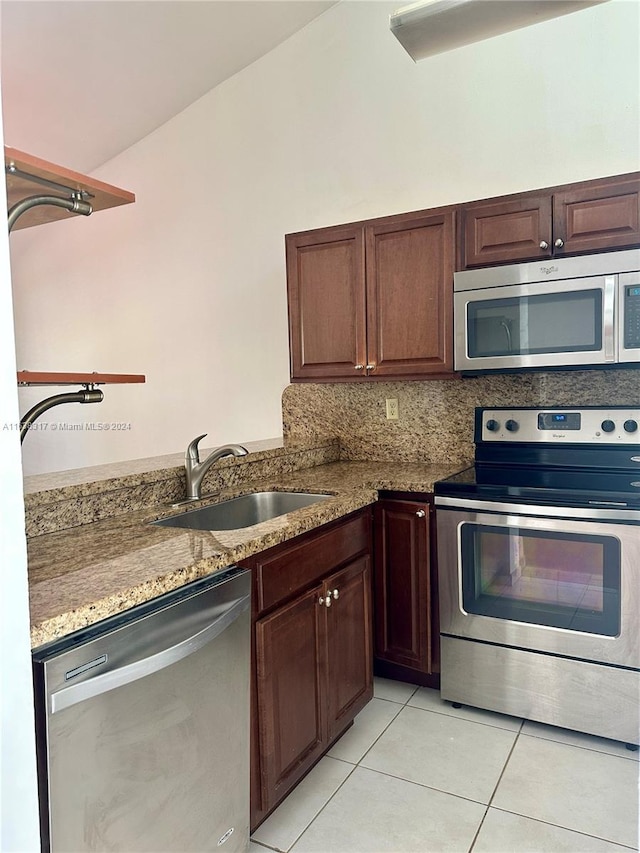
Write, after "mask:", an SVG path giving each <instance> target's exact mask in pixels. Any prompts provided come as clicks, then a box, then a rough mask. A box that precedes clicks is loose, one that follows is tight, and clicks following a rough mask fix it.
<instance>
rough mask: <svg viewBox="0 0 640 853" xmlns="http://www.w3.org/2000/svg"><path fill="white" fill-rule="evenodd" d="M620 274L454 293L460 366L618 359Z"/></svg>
mask: <svg viewBox="0 0 640 853" xmlns="http://www.w3.org/2000/svg"><path fill="white" fill-rule="evenodd" d="M616 280H617V277H616V276H597V277H592V278H582V279H580V280H578V281H553V282H544V283H539V284H517V285H510V286H507V287H490V288H485V289H479V290H465V291H458V292H456V293H454V338H455V369H456V370H461V371H467V372H468V371H479V370H518V369H522V368H542V367H569V366H573V367H575V366H579V365H594V364H607V363H610V362H611V363H612V362H615V359H616V350H615V336H616V329H615V325H614V314H615V299H616Z"/></svg>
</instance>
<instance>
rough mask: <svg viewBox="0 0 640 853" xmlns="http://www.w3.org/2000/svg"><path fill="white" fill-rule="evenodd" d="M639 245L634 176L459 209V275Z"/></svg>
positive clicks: (638, 183) (639, 191)
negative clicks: (470, 270) (495, 266)
mask: <svg viewBox="0 0 640 853" xmlns="http://www.w3.org/2000/svg"><path fill="white" fill-rule="evenodd" d="M637 245H640V174H638V173H633V174H630V175H620V176H618V177H614V178H603V179H598V180H594V181H585V182H583V183H579V184H569V185H567V186H564V187H555V188H551V189H549V190H542V191H536V192H535V193H521V194H518V195H511V196H504V197H502V198H494V199H489V200H487V201H480V202H474V203H473V204H467V205H464V206H463V207H462V208H461V211H460V249H461V252H460V255H459V264H458V268H459V269H466V268H469V267H478V266H491V265H493V264H506V263H513V262H518V261H527V260H537V259H539V258H552V257H559V256H561V255H574V254H581V253H583V252H584V253H587V252H599V251H606V250H608V249H626V248H631V247H633V246H637Z"/></svg>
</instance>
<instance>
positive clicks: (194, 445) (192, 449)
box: [185, 432, 207, 462]
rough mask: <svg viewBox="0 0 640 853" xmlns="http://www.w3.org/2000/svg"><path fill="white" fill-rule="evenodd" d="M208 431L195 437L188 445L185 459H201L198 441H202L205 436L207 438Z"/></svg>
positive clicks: (193, 460) (197, 460) (192, 460)
mask: <svg viewBox="0 0 640 853" xmlns="http://www.w3.org/2000/svg"><path fill="white" fill-rule="evenodd" d="M206 436H207V433H206V432H203V433H202V435H199V436H198V437H197V438H194V439H193V441H192V442H191V443H190V444H189V446H188V447H187V452H186V453H185V459H188V460H190V461H191V462H199V461H200V453H199V451H198V443H199V442H200V441H202V439H203V438H206Z"/></svg>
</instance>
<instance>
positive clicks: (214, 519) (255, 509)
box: [152, 492, 331, 530]
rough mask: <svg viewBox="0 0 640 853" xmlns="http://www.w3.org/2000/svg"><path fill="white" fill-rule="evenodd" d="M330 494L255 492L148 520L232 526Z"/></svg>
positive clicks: (198, 526) (272, 515) (208, 526)
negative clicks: (156, 519) (168, 516)
mask: <svg viewBox="0 0 640 853" xmlns="http://www.w3.org/2000/svg"><path fill="white" fill-rule="evenodd" d="M330 497H331V495H320V494H311V493H308V492H255V493H254V494H250V495H243V496H242V497H240V498H232V499H231V500H228V501H222V503H219V504H213V505H212V506H205V507H202V508H201V509H193V510H190V511H189V512H183V513H181V514H180V515H173V516H171V517H170V518H161V519H159V520H158V521H154V522H152V524H157V525H159V526H160V527H187V528H189V529H190V530H236V529H238V528H240V527H251V525H252V524H260V522H262V521H269V519H271V518H277V517H278V516H279V515H285V514H286V513H288V512H292V511H293V510H295V509H302V508H303V507H305V506H311V504H314V503H317V502H318V501H323V500H326V499H327V498H330Z"/></svg>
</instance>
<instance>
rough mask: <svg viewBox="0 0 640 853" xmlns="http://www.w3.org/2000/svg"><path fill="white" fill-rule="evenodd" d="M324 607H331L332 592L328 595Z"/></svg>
mask: <svg viewBox="0 0 640 853" xmlns="http://www.w3.org/2000/svg"><path fill="white" fill-rule="evenodd" d="M324 606H325V607H331V593H330V592H328V593H327V596H326V598H325V600H324Z"/></svg>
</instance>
